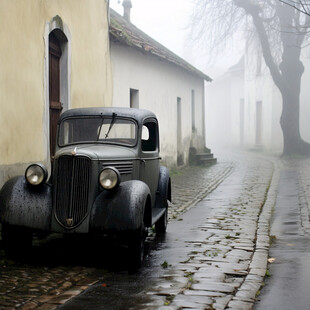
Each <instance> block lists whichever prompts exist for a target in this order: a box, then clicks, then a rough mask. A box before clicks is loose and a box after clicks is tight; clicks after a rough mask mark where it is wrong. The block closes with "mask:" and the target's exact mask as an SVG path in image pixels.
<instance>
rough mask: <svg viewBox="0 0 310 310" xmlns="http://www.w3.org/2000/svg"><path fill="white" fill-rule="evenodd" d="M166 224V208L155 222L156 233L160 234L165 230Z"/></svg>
mask: <svg viewBox="0 0 310 310" xmlns="http://www.w3.org/2000/svg"><path fill="white" fill-rule="evenodd" d="M167 225H168V208H166V211H165V213H164V214H163V215H162V216H161V217H160V219H159V220H158V221H157V222H156V223H155V231H156V235H162V234H164V233H165V232H166V230H167Z"/></svg>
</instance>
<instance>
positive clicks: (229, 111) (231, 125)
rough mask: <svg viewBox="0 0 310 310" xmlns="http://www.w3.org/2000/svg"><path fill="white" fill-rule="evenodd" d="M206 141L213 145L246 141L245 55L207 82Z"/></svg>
mask: <svg viewBox="0 0 310 310" xmlns="http://www.w3.org/2000/svg"><path fill="white" fill-rule="evenodd" d="M206 91H207V96H206V110H207V111H208V113H206V142H207V144H208V145H211V146H212V147H214V146H215V147H233V146H243V144H244V143H245V135H246V133H245V123H246V121H245V98H244V57H242V58H241V59H240V60H239V62H238V63H237V64H236V65H234V66H232V67H231V68H229V70H228V71H227V72H226V73H225V74H223V75H222V76H220V77H219V78H216V79H214V80H213V82H212V83H211V84H209V85H208V86H207V89H206Z"/></svg>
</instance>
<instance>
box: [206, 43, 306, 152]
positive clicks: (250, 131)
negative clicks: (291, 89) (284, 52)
mask: <svg viewBox="0 0 310 310" xmlns="http://www.w3.org/2000/svg"><path fill="white" fill-rule="evenodd" d="M309 50H310V49H309V47H305V48H304V49H303V51H302V53H301V55H302V56H301V60H302V62H303V64H304V67H305V72H304V74H303V76H302V81H301V93H300V133H301V137H302V138H303V139H304V140H306V141H308V142H310V123H309V117H310V104H309V102H310V93H309V89H308V84H309V82H310V60H309ZM207 92H208V99H207V102H206V107H207V110H208V113H207V118H206V123H207V130H206V132H207V136H206V141H207V143H208V144H210V145H212V146H214V145H221V146H233V147H239V146H242V147H244V148H246V149H254V150H265V151H268V152H275V153H281V152H282V149H283V134H282V130H281V126H280V118H281V113H282V97H281V94H280V91H279V90H278V88H277V87H276V86H275V84H274V82H273V80H272V77H271V75H270V71H269V69H268V67H267V66H266V64H265V61H264V58H263V55H262V52H261V50H260V49H259V48H257V45H255V46H252V45H251V44H248V45H247V48H246V53H245V56H244V57H242V59H241V60H240V61H239V63H238V64H236V65H235V66H233V67H231V68H230V69H229V70H228V71H227V72H226V73H225V74H224V75H223V76H221V77H220V78H218V79H215V80H214V81H213V82H212V83H211V84H210V85H209V86H208V88H207ZM219 120H220V121H219Z"/></svg>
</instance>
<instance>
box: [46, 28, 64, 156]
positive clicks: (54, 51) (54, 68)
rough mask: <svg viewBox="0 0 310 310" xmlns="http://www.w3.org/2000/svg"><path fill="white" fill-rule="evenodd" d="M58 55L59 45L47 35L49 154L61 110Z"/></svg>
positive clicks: (53, 146) (59, 51)
mask: <svg viewBox="0 0 310 310" xmlns="http://www.w3.org/2000/svg"><path fill="white" fill-rule="evenodd" d="M60 57H61V47H60V43H59V41H58V39H57V38H56V36H55V35H54V34H53V33H51V34H50V35H49V102H50V106H49V112H50V156H51V160H53V157H54V155H55V146H56V131H57V123H58V119H59V116H60V113H61V110H62V105H61V103H60Z"/></svg>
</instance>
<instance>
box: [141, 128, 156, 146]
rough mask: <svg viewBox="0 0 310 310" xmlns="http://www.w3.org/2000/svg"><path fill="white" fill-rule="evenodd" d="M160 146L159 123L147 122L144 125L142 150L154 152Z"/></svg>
mask: <svg viewBox="0 0 310 310" xmlns="http://www.w3.org/2000/svg"><path fill="white" fill-rule="evenodd" d="M157 148H158V133H157V124H156V123H155V122H149V123H145V124H144V125H143V127H142V151H144V152H154V151H156V150H157Z"/></svg>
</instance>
